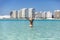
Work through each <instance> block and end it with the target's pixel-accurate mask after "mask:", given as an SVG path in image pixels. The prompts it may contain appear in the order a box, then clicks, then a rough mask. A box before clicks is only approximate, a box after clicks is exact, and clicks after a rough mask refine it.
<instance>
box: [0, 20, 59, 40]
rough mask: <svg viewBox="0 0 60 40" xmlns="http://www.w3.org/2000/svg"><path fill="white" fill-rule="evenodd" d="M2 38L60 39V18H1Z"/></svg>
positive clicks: (13, 39) (18, 39) (0, 31)
mask: <svg viewBox="0 0 60 40" xmlns="http://www.w3.org/2000/svg"><path fill="white" fill-rule="evenodd" d="M0 40H60V20H35V21H34V22H33V28H30V27H29V21H28V20H0Z"/></svg>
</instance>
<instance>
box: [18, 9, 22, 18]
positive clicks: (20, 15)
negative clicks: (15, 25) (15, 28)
mask: <svg viewBox="0 0 60 40" xmlns="http://www.w3.org/2000/svg"><path fill="white" fill-rule="evenodd" d="M17 15H18V19H20V18H22V10H18V14H17Z"/></svg>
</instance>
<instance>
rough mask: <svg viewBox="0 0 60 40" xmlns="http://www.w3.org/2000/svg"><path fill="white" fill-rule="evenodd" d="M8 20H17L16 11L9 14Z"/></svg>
mask: <svg viewBox="0 0 60 40" xmlns="http://www.w3.org/2000/svg"><path fill="white" fill-rule="evenodd" d="M10 18H14V19H15V18H17V11H16V10H13V11H11V12H10Z"/></svg>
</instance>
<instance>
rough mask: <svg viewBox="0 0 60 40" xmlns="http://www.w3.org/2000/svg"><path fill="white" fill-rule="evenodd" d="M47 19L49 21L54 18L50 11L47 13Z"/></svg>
mask: <svg viewBox="0 0 60 40" xmlns="http://www.w3.org/2000/svg"><path fill="white" fill-rule="evenodd" d="M46 18H47V19H51V18H52V13H51V12H50V11H48V12H47V14H46Z"/></svg>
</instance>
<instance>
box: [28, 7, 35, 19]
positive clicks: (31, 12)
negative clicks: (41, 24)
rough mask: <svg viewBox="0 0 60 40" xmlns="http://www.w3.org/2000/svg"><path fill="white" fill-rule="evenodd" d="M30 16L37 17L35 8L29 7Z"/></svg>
mask: <svg viewBox="0 0 60 40" xmlns="http://www.w3.org/2000/svg"><path fill="white" fill-rule="evenodd" d="M28 17H29V18H33V19H34V18H35V9H34V8H29V9H28Z"/></svg>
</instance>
